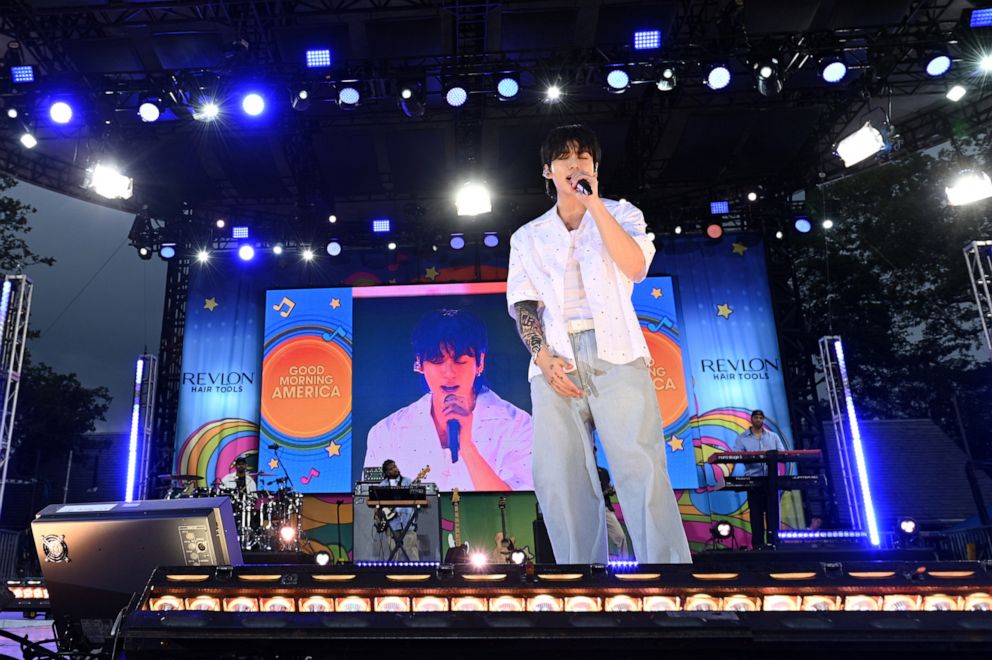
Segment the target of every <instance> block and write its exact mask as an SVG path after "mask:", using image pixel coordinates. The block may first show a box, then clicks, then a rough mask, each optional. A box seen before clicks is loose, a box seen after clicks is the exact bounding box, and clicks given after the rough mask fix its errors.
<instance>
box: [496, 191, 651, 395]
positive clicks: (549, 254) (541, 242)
mask: <svg viewBox="0 0 992 660" xmlns="http://www.w3.org/2000/svg"><path fill="white" fill-rule="evenodd" d="M603 204H604V205H605V206H606V209H607V210H608V211H609V212H610V214H612V215H613V217H614V218H616V219H617V222H619V223H620V225H621V226H622V227H623V229H624V231H626V232H627V234H629V235H630V237H631V238H633V239H634V240H635V241H637V244H638V245H639V246H640V248H641V251H642V252H643V253H644V270H642V271H641V272H640V273H638V274H637V277H635V278H634V279H631V278H629V277H627V276H626V275H625V274H624V273H623V271H622V270H620V268H619V267H618V266H617V265H616V262H614V261H613V258H612V257H611V256H610V254H609V252H607V250H606V245H605V244H604V243H603V238H602V236H601V235H600V233H599V228H598V227H597V226H596V221H595V220H593V218H592V216H591V215H590V214H589V213H588V212H586V214H585V215H584V216H583V217H582V221H581V223H580V224H579V226H578V228H577V229H575V232H576V234H575V256H576V258H577V259H578V261H579V270H580V272H581V273H582V283H583V286H584V287H585V292H586V299H587V300H588V301H589V307H590V308H591V309H592V314H593V322H594V323H595V331H596V346H597V350H598V355H599V357H600V358H601V359H603V360H606V361H607V362H611V363H613V364H626V363H628V362H632V361H634V360H636V359H637V358H640V357H642V358H644V359H645V360H650V359H651V354H650V353H649V352H648V346H647V342H645V341H644V334H643V333H642V332H641V326H640V324H639V323H638V321H637V313H636V312H635V311H634V304H633V303H632V302H631V300H630V296H631V294H632V293H633V291H634V283H635V282H640V281H641V280H643V279H644V278H645V277H646V276H647V271H648V267H649V266H650V264H651V260H652V259H653V258H654V252H655V248H654V243H652V242H651V239H649V238H648V237H647V234H646V233H645V230H646V225H645V222H644V214H643V213H641V210H640V209H639V208H637V207H636V206H634V205H633V204H630V203H629V202H616V201H613V200H611V199H604V200H603ZM569 245H570V237H569V231H568V228H567V227H566V226H565V223H564V222H563V221H562V219H561V217H559V215H558V209H557V206H552V207H551V209H550V210H548V211H547V212H546V213H544V215H542V216H540V217H538V218H536V219H534V220H531V221H530V222H528V223H527V224H526V225H524V226H523V227H521V228H520V229H518V230H517V231H515V232H514V233H513V236H511V237H510V270H509V274H508V276H507V282H506V301H507V304H508V306H509V310H510V316H512V317H513V318H516V317H517V314H516V310H515V309H514V305H515V304H516V303H518V302H521V301H524V300H535V301H537V302H538V311H539V313H540V314H541V320H542V321H543V323H544V334H545V339H546V340H547V343H548V345H549V346H550V348H551V351H552V352H553V353H554V354H555V355H558V356H560V357H563V358H565V359H567V360H569V361H570V362H573V363H574V361H575V356H574V354H573V353H572V344H571V342H570V341H569V339H568V329H567V326H566V323H565V265H566V261H567V259H568V252H569ZM540 373H541V370H540V369H539V368H538V366H537V365H536V364H534V362H533V360H532V361H531V364H530V370H529V372H528V379H530V380H533V379H534V377H535V376H538V375H540Z"/></svg>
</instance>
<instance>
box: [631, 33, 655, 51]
mask: <svg viewBox="0 0 992 660" xmlns="http://www.w3.org/2000/svg"><path fill="white" fill-rule="evenodd" d="M655 48H661V31H660V30H637V31H635V32H634V50H653V49H655Z"/></svg>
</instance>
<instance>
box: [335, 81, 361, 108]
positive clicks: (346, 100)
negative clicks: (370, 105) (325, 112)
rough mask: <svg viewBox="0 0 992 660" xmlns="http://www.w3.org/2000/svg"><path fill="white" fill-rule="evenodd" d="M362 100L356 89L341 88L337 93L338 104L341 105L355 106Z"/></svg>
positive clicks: (349, 87)
mask: <svg viewBox="0 0 992 660" xmlns="http://www.w3.org/2000/svg"><path fill="white" fill-rule="evenodd" d="M361 99H362V95H361V93H360V92H359V91H358V88H357V87H351V86H348V87H342V88H341V89H340V90H339V91H338V103H340V104H342V105H357V104H358V102H359V101H360V100H361Z"/></svg>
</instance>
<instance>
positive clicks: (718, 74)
mask: <svg viewBox="0 0 992 660" xmlns="http://www.w3.org/2000/svg"><path fill="white" fill-rule="evenodd" d="M729 84H730V69H728V68H727V67H725V66H723V65H722V64H719V65H717V66H715V67H713V68H712V69H710V72H709V73H708V74H706V85H707V86H708V87H709V88H710V89H723V88H724V87H726V86H727V85H729Z"/></svg>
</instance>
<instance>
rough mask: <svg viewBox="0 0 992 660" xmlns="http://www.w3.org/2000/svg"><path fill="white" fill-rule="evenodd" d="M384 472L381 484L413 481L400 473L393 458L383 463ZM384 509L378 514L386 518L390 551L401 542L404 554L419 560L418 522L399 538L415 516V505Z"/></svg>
mask: <svg viewBox="0 0 992 660" xmlns="http://www.w3.org/2000/svg"><path fill="white" fill-rule="evenodd" d="M382 474H383V475H384V476H385V479H383V480H382V481H380V482H379V485H380V486H409V485H410V484H411V483H413V482H412V481H410V479H408V478H407V477H404V476H403V475H401V474H400V468H399V466H398V465H396V461H394V460H392V459H388V460H386V461H385V462H384V463H383V464H382ZM384 511H385V510H384V509H382V510H378V511H376V516H377V517H379V516H383V517H385V518H386V520H385V522H386V530H385V531H386V532H388V537H389V551H390V552H392V551H393V550H394V549H395V548H396V545H397V544H400V545H402V546H403V551H402V552H403V554H405V555H406V557H407V558H408V559H409V560H410V561H418V560H419V559H420V547H419V546H420V544H419V543H418V542H417V523H416V522H414V523H413V524H412V525H410V529H408V530H407V533H406V536H403V537H402V538H399V537H400V535H401V534H403V528H404V527H406V524H407V523H408V522H410V518H412V517H413V513H414V511H415V509H414V507H411V506H398V507H395V508H393V509H391V510H390V511H389V512H388V513H384Z"/></svg>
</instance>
